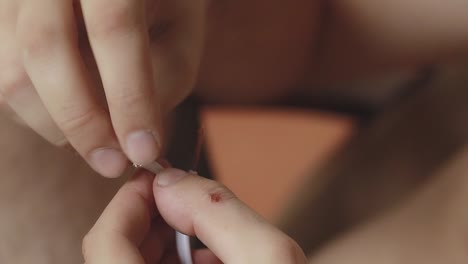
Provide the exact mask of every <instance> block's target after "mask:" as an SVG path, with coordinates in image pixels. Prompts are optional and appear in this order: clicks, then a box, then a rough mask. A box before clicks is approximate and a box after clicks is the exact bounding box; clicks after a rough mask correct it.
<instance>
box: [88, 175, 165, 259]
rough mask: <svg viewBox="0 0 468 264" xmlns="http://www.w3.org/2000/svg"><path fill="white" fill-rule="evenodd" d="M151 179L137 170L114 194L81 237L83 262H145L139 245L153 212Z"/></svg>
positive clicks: (144, 235)
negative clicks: (98, 216) (83, 237)
mask: <svg viewBox="0 0 468 264" xmlns="http://www.w3.org/2000/svg"><path fill="white" fill-rule="evenodd" d="M153 179H154V175H152V174H151V173H149V172H146V171H140V172H138V173H136V174H135V176H133V177H132V178H131V179H130V180H129V181H128V182H127V183H126V184H125V185H124V186H123V187H122V188H121V189H120V190H119V192H118V193H117V194H116V195H115V197H114V198H113V199H112V201H111V202H110V203H109V205H108V206H107V208H106V209H105V210H104V212H103V213H102V215H101V217H100V218H99V220H98V221H97V222H96V224H95V225H94V227H93V228H92V229H91V231H90V232H89V233H88V235H86V237H85V239H84V240H83V255H84V258H85V261H86V263H88V264H93V263H99V264H106V263H109V264H110V263H112V264H118V263H125V264H144V263H145V261H144V259H143V257H142V255H141V253H140V250H139V247H140V244H141V243H142V242H143V241H144V239H145V237H146V236H147V234H148V232H149V231H150V226H151V219H152V217H153V216H154V215H155V212H156V207H155V205H154V199H153V192H152V190H151V185H152V182H153ZM153 250H154V251H157V250H159V249H158V248H154V249H153ZM156 253H158V252H156ZM156 253H155V254H156ZM159 254H160V255H161V254H162V253H159Z"/></svg>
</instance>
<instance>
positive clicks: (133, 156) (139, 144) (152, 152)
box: [127, 130, 159, 165]
mask: <svg viewBox="0 0 468 264" xmlns="http://www.w3.org/2000/svg"><path fill="white" fill-rule="evenodd" d="M127 154H128V157H129V158H130V160H131V161H132V162H134V163H136V164H140V165H146V164H149V163H151V162H153V161H155V160H156V158H157V157H158V155H159V138H158V136H157V135H156V133H153V132H152V131H150V130H142V131H137V132H133V133H131V134H130V135H128V137H127Z"/></svg>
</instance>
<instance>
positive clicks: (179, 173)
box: [153, 168, 189, 189]
mask: <svg viewBox="0 0 468 264" xmlns="http://www.w3.org/2000/svg"><path fill="white" fill-rule="evenodd" d="M188 174H189V173H188V172H186V171H183V170H180V169H175V168H169V169H166V170H163V171H162V172H160V173H158V174H157V175H156V179H155V181H154V183H153V186H154V188H155V189H156V188H164V187H168V186H170V185H172V184H175V183H177V182H178V181H179V180H181V179H182V178H184V177H185V176H187V175H188Z"/></svg>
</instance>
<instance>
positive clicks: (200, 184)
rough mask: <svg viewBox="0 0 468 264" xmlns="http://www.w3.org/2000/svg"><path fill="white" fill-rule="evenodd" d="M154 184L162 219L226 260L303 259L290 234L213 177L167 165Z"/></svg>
mask: <svg viewBox="0 0 468 264" xmlns="http://www.w3.org/2000/svg"><path fill="white" fill-rule="evenodd" d="M153 188H154V195H155V200H156V204H157V206H158V209H159V212H160V213H161V215H162V217H163V218H164V219H165V220H166V222H167V223H168V224H169V225H171V226H172V227H173V228H174V229H176V230H179V231H181V232H183V233H185V234H187V235H192V236H193V235H195V236H197V237H198V238H199V239H200V240H201V241H202V242H203V243H204V244H205V245H206V246H208V248H209V249H211V250H212V251H213V253H214V254H215V255H216V256H217V257H218V258H219V259H220V260H221V261H223V262H224V263H273V264H274V263H306V259H305V256H304V254H303V252H302V250H301V249H300V248H299V246H298V245H297V244H296V243H295V242H294V241H293V240H292V239H291V238H289V237H288V236H286V235H285V234H284V233H282V232H281V231H279V230H278V229H276V228H275V227H273V226H272V225H270V224H268V223H267V222H266V221H265V220H264V219H262V218H261V217H260V216H259V215H258V214H256V213H255V212H254V211H253V210H251V209H250V208H249V207H247V206H246V205H245V204H244V203H242V202H241V201H240V200H239V199H237V197H236V196H235V195H234V194H233V193H232V192H231V191H230V190H228V189H227V188H226V187H224V186H223V185H221V184H219V183H217V182H215V181H211V180H208V179H205V178H202V177H199V176H196V175H193V174H190V173H187V172H184V171H181V170H176V169H169V170H165V171H163V172H161V173H159V174H158V175H157V177H156V180H155V182H154V187H153Z"/></svg>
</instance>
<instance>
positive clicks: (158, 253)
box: [140, 217, 175, 263]
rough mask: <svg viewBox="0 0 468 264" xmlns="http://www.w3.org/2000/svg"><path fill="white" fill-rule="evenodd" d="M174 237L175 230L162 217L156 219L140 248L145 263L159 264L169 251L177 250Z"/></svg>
mask: <svg viewBox="0 0 468 264" xmlns="http://www.w3.org/2000/svg"><path fill="white" fill-rule="evenodd" d="M174 236H175V232H174V230H173V229H172V228H171V227H169V226H168V225H167V224H166V223H165V222H164V220H163V219H162V218H161V217H158V218H156V219H155V220H154V221H153V222H152V224H151V229H150V231H149V232H148V235H147V236H146V238H145V240H144V241H143V243H142V244H141V246H140V252H141V255H142V256H143V259H144V260H145V263H159V261H160V260H161V259H162V257H163V255H164V253H165V252H166V251H167V250H168V249H171V248H175V240H174Z"/></svg>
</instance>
